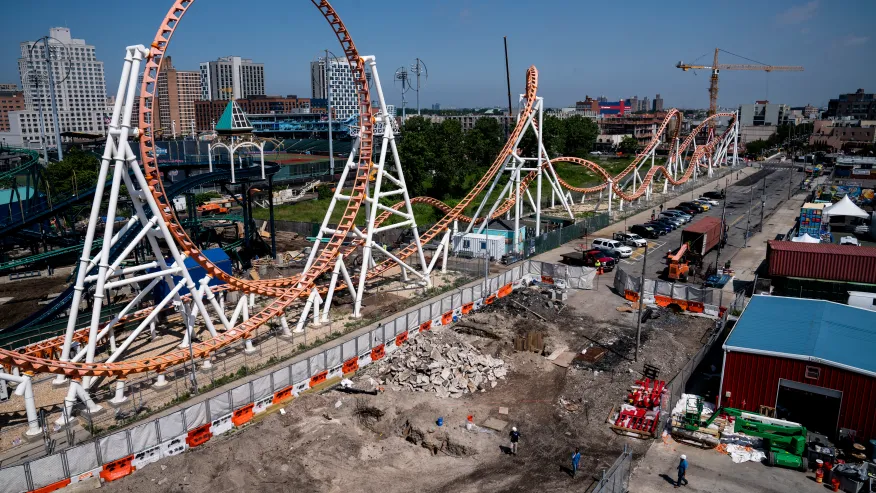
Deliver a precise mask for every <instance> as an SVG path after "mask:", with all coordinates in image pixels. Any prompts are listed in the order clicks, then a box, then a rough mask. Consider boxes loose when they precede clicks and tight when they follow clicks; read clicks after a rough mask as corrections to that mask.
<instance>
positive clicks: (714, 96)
mask: <svg viewBox="0 0 876 493" xmlns="http://www.w3.org/2000/svg"><path fill="white" fill-rule="evenodd" d="M719 51H724V50H722V49H720V48H715V60H714V62H712V66H711V67H710V66H708V65H688V64H685V63H684V62H678V63H677V64H676V65H675V67H676V68H680V69H682V70H684V71H685V72H687V71H688V70H691V69H704V70H711V71H712V77H711V83H710V84H709V116H712V115H714V114H715V113H717V112H718V73H719V72H720V71H721V70H760V71H763V72H802V71H803V67H801V66H799V65H765V64H760V65H752V64H727V63H718V52H719ZM725 53H729V54H731V55H732V53H730V52H726V51H725ZM752 61H754V60H752ZM710 126H712V127H714V126H715V124H714V121H713V122H711V125H710Z"/></svg>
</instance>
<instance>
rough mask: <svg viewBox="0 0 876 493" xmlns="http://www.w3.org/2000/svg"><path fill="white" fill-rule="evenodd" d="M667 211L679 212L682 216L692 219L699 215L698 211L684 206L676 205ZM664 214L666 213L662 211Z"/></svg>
mask: <svg viewBox="0 0 876 493" xmlns="http://www.w3.org/2000/svg"><path fill="white" fill-rule="evenodd" d="M669 210H670V211H678V212H681V213H682V214H687V215H688V216H690V217H691V218H693V216H695V215H697V214H699V213H700V210H699V209H694V208H693V207H688V206H686V205H677V206H675V207H673V208H672V209H669ZM664 212H666V211H664Z"/></svg>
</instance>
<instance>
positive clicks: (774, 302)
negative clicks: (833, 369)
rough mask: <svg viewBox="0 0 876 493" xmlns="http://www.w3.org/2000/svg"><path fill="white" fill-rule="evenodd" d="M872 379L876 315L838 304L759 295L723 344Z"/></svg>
mask: <svg viewBox="0 0 876 493" xmlns="http://www.w3.org/2000/svg"><path fill="white" fill-rule="evenodd" d="M724 349H725V350H729V351H738V352H748V353H758V354H773V355H776V356H780V357H785V358H792V359H802V360H806V361H813V362H819V363H824V364H829V365H833V366H837V367H840V368H844V369H847V370H850V371H855V372H858V373H864V374H867V375H870V376H876V356H874V355H876V311H871V310H865V309H863V308H856V307H852V306H848V305H843V304H840V303H834V302H831V301H823V300H810V299H802V298H783V297H779V296H764V295H758V296H755V297H753V298H752V299H751V302H749V304H748V306H747V307H746V308H745V311H744V312H743V313H742V316H741V317H740V318H739V321H737V322H736V326H735V327H734V328H733V331H732V332H731V333H730V336H729V337H728V338H727V342H725V343H724Z"/></svg>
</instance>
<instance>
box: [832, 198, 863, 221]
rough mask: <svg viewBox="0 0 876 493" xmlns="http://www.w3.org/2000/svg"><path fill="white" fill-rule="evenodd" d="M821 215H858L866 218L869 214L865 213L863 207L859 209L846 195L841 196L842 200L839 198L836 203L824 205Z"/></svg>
mask: <svg viewBox="0 0 876 493" xmlns="http://www.w3.org/2000/svg"><path fill="white" fill-rule="evenodd" d="M822 215H823V216H825V217H832V216H851V217H860V218H863V219H867V218H869V217H870V215H869V214H867V212H866V211H864V209H861V208H860V207H858V206H857V205H855V203H854V202H852V199H850V198H849V196H848V195H846V196H845V197H843V198H842V200H840V201H839V202H837V203H836V204H833V205H832V206H830V207H825V208H824V212H822Z"/></svg>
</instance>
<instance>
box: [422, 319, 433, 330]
mask: <svg viewBox="0 0 876 493" xmlns="http://www.w3.org/2000/svg"><path fill="white" fill-rule="evenodd" d="M431 329H432V321H431V320H427V321H425V322H423V323H421V324H420V332H425V331H427V330H431Z"/></svg>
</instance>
